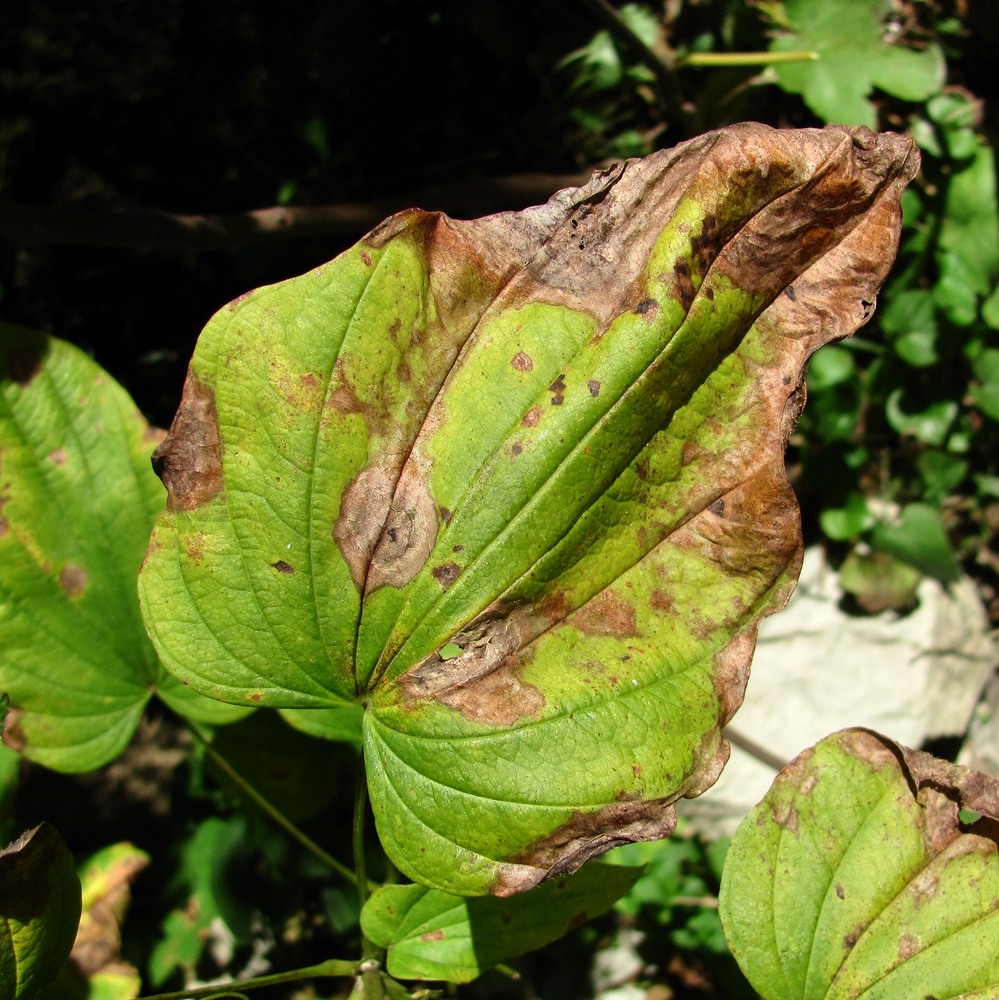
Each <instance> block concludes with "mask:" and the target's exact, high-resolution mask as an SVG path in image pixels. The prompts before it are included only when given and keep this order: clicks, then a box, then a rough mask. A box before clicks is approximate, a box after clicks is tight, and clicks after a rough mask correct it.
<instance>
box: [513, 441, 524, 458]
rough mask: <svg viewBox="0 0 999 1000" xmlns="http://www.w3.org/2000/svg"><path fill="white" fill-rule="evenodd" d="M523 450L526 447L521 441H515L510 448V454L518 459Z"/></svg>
mask: <svg viewBox="0 0 999 1000" xmlns="http://www.w3.org/2000/svg"><path fill="white" fill-rule="evenodd" d="M523 450H524V446H523V445H522V444H521V443H520V442H519V441H514V442H513V444H512V445H511V446H510V454H511V455H513V457H514V458H516V457H517V456H518V455H519V454H520V453H521V452H522V451H523Z"/></svg>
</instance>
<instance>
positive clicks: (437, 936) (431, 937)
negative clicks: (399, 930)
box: [420, 930, 444, 941]
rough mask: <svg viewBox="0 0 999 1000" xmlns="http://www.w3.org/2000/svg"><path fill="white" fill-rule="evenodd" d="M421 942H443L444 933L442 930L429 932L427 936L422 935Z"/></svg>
mask: <svg viewBox="0 0 999 1000" xmlns="http://www.w3.org/2000/svg"><path fill="white" fill-rule="evenodd" d="M420 940H421V941H443V940H444V932H443V931H442V930H436V931H427V933H426V934H421V935H420Z"/></svg>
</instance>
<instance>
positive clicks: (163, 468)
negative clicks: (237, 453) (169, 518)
mask: <svg viewBox="0 0 999 1000" xmlns="http://www.w3.org/2000/svg"><path fill="white" fill-rule="evenodd" d="M153 468H154V469H155V470H156V474H157V475H158V476H159V477H160V479H162V480H163V485H164V486H165V487H166V489H167V509H168V510H184V511H191V510H195V509H197V508H198V507H200V506H201V505H202V504H204V503H207V502H208V501H209V500H211V499H212V498H213V497H215V496H217V495H218V494H219V493H220V492H221V491H222V441H221V438H220V436H219V420H218V413H217V411H216V409H215V394H214V393H213V392H212V390H211V389H210V388H209V387H208V386H206V385H204V384H203V383H202V382H201V381H199V379H198V377H197V376H196V375H195V374H194V372H193V371H192V370H190V369H189V370H188V373H187V379H186V381H185V382H184V392H183V395H182V396H181V399H180V408H179V409H178V410H177V415H176V416H175V417H174V418H173V423H172V424H171V425H170V430H169V432H168V433H167V436H166V439H165V440H164V441H163V443H162V444H161V445H160V446H159V447H158V448H157V449H156V451H154V452H153Z"/></svg>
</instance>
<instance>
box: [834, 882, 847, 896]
mask: <svg viewBox="0 0 999 1000" xmlns="http://www.w3.org/2000/svg"><path fill="white" fill-rule="evenodd" d="M836 895H837V896H839V898H840V899H846V890H845V889H844V888H843V886H841V885H837V886H836Z"/></svg>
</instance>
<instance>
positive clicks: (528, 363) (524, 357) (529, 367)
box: [510, 351, 534, 372]
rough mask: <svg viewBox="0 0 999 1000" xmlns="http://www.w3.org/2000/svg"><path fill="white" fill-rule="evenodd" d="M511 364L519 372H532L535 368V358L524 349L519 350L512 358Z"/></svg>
mask: <svg viewBox="0 0 999 1000" xmlns="http://www.w3.org/2000/svg"><path fill="white" fill-rule="evenodd" d="M510 364H511V365H513V367H514V368H516V369H517V371H519V372H530V371H533V370H534V360H533V359H532V358H531V356H530V355H529V354H525V353H524V352H523V351H517V353H516V354H515V355H514V356H513V357H512V358H510Z"/></svg>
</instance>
